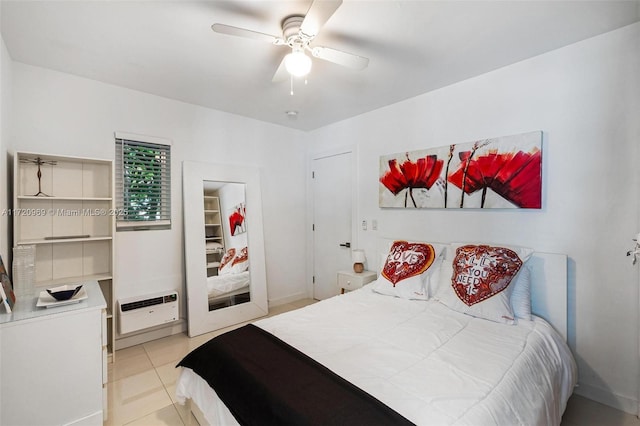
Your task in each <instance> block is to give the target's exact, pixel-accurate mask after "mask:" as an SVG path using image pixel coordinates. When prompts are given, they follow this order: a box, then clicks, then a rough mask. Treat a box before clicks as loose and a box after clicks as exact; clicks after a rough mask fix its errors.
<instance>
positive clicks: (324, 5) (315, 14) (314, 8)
mask: <svg viewBox="0 0 640 426" xmlns="http://www.w3.org/2000/svg"><path fill="white" fill-rule="evenodd" d="M341 4H342V0H315V1H314V2H313V3H311V7H310V8H309V10H308V11H307V14H306V15H305V17H304V21H302V25H300V31H302V32H303V33H304V34H305V35H307V36H309V37H312V38H313V37H315V36H317V35H318V32H319V31H320V28H322V26H323V25H324V24H325V23H326V22H327V21H328V20H329V18H331V15H333V14H334V12H335V11H336V10H337V9H338V7H340V5H341Z"/></svg>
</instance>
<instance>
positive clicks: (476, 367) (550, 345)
mask: <svg viewBox="0 0 640 426" xmlns="http://www.w3.org/2000/svg"><path fill="white" fill-rule="evenodd" d="M256 325H258V326H260V327H261V328H263V329H265V330H267V331H269V332H271V333H273V334H274V335H276V336H278V337H279V338H280V339H282V340H284V341H285V342H287V343H289V344H290V345H292V346H294V347H296V348H297V349H299V350H301V351H302V352H304V353H306V354H307V355H309V356H311V357H312V358H314V359H315V360H317V361H318V362H320V363H321V364H323V365H325V366H326V367H328V368H330V369H331V370H333V371H334V372H335V373H337V374H339V375H341V376H343V377H344V378H346V379H347V380H349V381H350V382H352V383H354V384H355V385H357V386H359V387H360V388H361V389H363V390H365V391H366V392H368V393H370V394H371V395H373V396H374V397H376V398H378V399H379V400H381V401H383V402H384V403H385V404H387V405H388V406H389V407H391V408H393V409H394V410H396V411H397V412H399V413H400V414H402V415H403V416H405V417H406V418H407V419H409V420H410V421H412V422H414V423H416V424H419V425H445V424H446V425H449V424H470V425H558V424H560V420H561V416H562V412H563V411H564V408H565V405H566V401H567V399H568V398H569V396H570V395H571V392H572V389H573V386H574V385H575V382H576V373H575V371H576V366H575V362H574V360H573V357H572V356H571V353H570V351H569V349H568V347H567V345H566V344H565V342H564V341H563V340H562V338H561V337H560V336H559V335H558V334H557V333H556V332H555V331H554V330H553V329H552V328H551V327H550V326H549V325H548V324H547V323H546V322H545V321H543V320H542V319H539V318H536V319H535V320H534V321H531V322H528V321H520V322H519V324H518V325H515V326H510V325H504V324H498V323H493V322H490V321H487V320H482V319H476V318H472V317H469V316H466V315H463V314H459V313H456V312H454V311H451V310H450V309H449V308H447V307H445V306H443V305H440V304H439V303H438V302H435V301H427V302H425V301H408V300H404V299H399V298H394V297H389V296H383V295H379V294H376V293H373V292H372V291H371V290H370V288H367V287H364V288H363V289H361V290H358V291H354V292H351V293H347V294H345V295H343V296H338V297H334V298H332V299H329V300H326V301H324V302H322V303H318V304H315V305H311V306H308V307H306V308H304V309H300V310H296V311H292V312H288V313H285V314H282V315H278V316H275V317H271V318H267V319H264V320H260V321H258V322H256ZM193 376H195V378H194V377H193ZM197 380H198V377H197V376H196V375H195V374H194V373H193V372H191V371H190V370H187V369H185V371H183V372H182V375H181V378H180V380H179V382H178V386H177V396H178V399H179V400H184V398H194V401H195V402H196V403H197V404H198V406H199V407H201V408H202V407H205V409H204V410H203V411H204V413H205V416H206V417H207V419H208V421H209V422H211V423H212V424H214V423H217V424H220V423H222V424H229V422H230V421H232V420H233V418H232V417H230V414H229V413H228V411H225V409H226V407H224V405H223V404H222V403H220V402H219V400H218V401H217V402H216V403H212V402H211V401H208V402H205V401H203V400H202V399H204V398H205V397H203V396H198V395H199V394H202V393H206V394H211V395H215V392H213V391H211V392H209V391H208V390H207V389H206V388H207V386H206V383H204V387H203V386H202V383H200V384H199V385H197V386H200V390H199V391H197V390H194V389H196V388H197V386H196V387H195V388H194V387H192V386H191V385H190V384H189V383H190V382H192V381H197ZM200 381H201V382H204V381H202V380H201V379H200ZM209 389H210V388H209ZM207 398H208V397H207ZM216 406H217V407H218V408H219V409H217V408H216Z"/></svg>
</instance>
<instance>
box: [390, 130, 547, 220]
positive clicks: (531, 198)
mask: <svg viewBox="0 0 640 426" xmlns="http://www.w3.org/2000/svg"><path fill="white" fill-rule="evenodd" d="M379 182H380V192H379V194H380V207H403V208H523V209H540V208H542V132H531V133H524V134H520V135H514V136H504V137H498V138H492V139H484V140H479V141H475V142H470V143H463V144H454V145H449V146H443V147H439V148H430V149H425V150H420V151H410V152H404V153H398V154H392V155H387V156H383V157H380V178H379Z"/></svg>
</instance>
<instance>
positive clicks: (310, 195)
mask: <svg viewBox="0 0 640 426" xmlns="http://www.w3.org/2000/svg"><path fill="white" fill-rule="evenodd" d="M342 154H351V247H352V248H356V247H358V228H357V226H356V225H357V223H358V216H359V207H360V202H359V201H360V200H359V198H358V193H359V191H358V151H357V147H356V146H355V145H347V146H344V147H340V148H333V149H329V150H323V151H319V152H311V153H310V154H309V158H308V162H307V238H306V239H307V268H306V269H307V280H306V284H307V285H306V287H307V297H308V298H313V284H314V283H313V274H314V259H315V253H314V251H315V247H314V234H313V232H314V231H313V222H314V220H313V219H314V213H315V205H314V199H315V196H314V192H313V191H314V188H313V177H312V172H313V166H314V161H315V160H320V159H322V158H327V157H335V156H337V155H342Z"/></svg>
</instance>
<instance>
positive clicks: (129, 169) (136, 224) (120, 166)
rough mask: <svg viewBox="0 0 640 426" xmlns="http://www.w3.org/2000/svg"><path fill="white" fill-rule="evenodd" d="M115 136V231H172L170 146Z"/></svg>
mask: <svg viewBox="0 0 640 426" xmlns="http://www.w3.org/2000/svg"><path fill="white" fill-rule="evenodd" d="M137 139H142V137H140V138H138V137H136V138H135V139H134V138H133V137H131V136H129V137H124V136H120V135H119V134H118V133H116V171H115V175H116V179H115V181H116V207H117V209H118V216H117V217H116V228H117V229H118V230H142V229H159V228H162V229H166V228H171V145H168V144H160V143H153V142H148V141H145V140H137Z"/></svg>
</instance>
